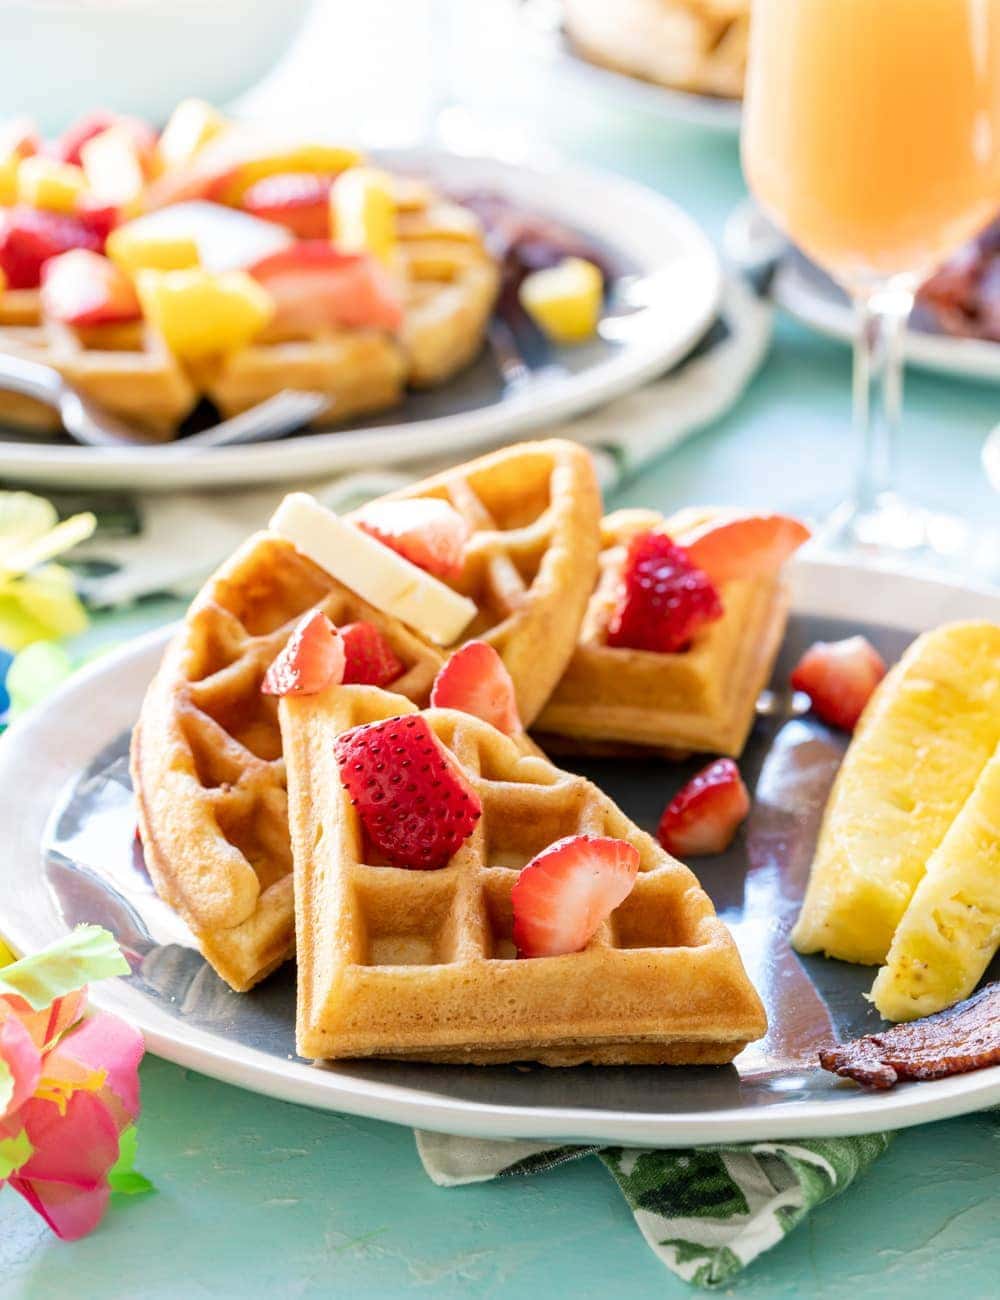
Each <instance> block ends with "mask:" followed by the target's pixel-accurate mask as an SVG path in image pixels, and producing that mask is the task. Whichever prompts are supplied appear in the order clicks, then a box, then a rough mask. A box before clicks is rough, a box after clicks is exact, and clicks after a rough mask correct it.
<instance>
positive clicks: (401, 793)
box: [334, 714, 483, 871]
mask: <svg viewBox="0 0 1000 1300" xmlns="http://www.w3.org/2000/svg"><path fill="white" fill-rule="evenodd" d="M334 754H335V755H336V759H337V762H338V763H339V765H340V778H341V780H342V781H343V783H344V788H345V789H346V790H347V793H348V796H349V797H350V800H351V803H352V804H353V805H354V807H355V808H356V809H357V811H358V816H359V817H360V818H361V824H362V826H363V827H364V829H365V831H366V833H367V835H368V838H369V839H370V840H371V842H372V843H373V844H374V845H375V847H376V848H377V849H379V851H380V852H382V853H383V854H385V856H386V858H388V860H389V861H390V862H391V863H392V865H393V866H396V867H407V868H409V869H411V870H413V871H434V870H436V869H437V868H439V867H444V866H446V865H447V863H448V860H449V859H450V858H451V857H453V856H454V854H455V853H456V852H457V851H458V849H459V848H461V846H462V844H463V843H464V842H465V841H466V840H467V839H468V837H469V836H470V835H471V834H472V831H473V829H474V827H475V825H476V822H477V821H478V820H479V818H480V817H481V815H482V811H483V809H482V804H481V803H480V801H479V796H478V795H477V794H476V792H475V790H474V789H473V788H472V786H471V785H470V784H469V783H468V781H467V780H466V779H465V777H464V775H463V774H462V772H461V771H460V770H459V768H458V767H457V766H456V765H455V763H454V762H453V761H452V759H451V758H450V757H449V755H448V754H447V752H446V751H445V750H444V748H443V747H442V746H441V745H440V744H439V743H438V740H437V738H436V736H435V735H434V733H433V731H431V729H430V727H429V726H428V724H427V720H426V718H423V717H421V716H420V715H419V714H409V715H408V716H406V717H402V718H389V719H388V720H387V721H385V722H369V723H367V724H366V725H364V726H362V727H353V728H352V729H351V730H350V731H345V732H344V733H343V735H340V736H338V737H337V739H336V740H335V741H334Z"/></svg>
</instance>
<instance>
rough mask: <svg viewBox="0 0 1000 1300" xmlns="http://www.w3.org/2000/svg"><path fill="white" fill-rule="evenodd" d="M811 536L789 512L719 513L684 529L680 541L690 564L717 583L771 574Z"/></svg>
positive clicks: (803, 525)
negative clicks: (716, 516)
mask: <svg viewBox="0 0 1000 1300" xmlns="http://www.w3.org/2000/svg"><path fill="white" fill-rule="evenodd" d="M811 536H812V534H811V533H810V531H809V529H808V528H807V527H806V526H805V524H803V523H800V522H799V520H798V519H792V518H790V517H789V516H788V515H739V514H736V515H728V516H727V515H722V516H721V517H718V518H716V519H714V520H710V521H709V522H708V523H705V524H702V525H700V526H699V527H696V528H693V529H692V530H691V531H690V532H685V533H684V534H683V535H682V536H681V538H680V541H681V544H682V545H683V547H684V550H685V551H687V555H688V559H689V560H690V561H691V563H692V564H694V565H696V566H697V567H698V568H699V569H702V570H703V571H704V572H705V573H707V574H708V576H709V577H710V578H711V580H712V582H714V583H715V585H716V586H721V585H722V584H723V583H724V582H734V581H736V580H737V579H738V578H757V577H772V576H774V575H775V574H777V573H778V572H779V571H780V569H781V566H782V565H783V564H784V563H785V561H786V560H787V559H788V558H789V557H790V556H791V555H792V554H794V552H795V551H797V550H798V549H799V547H800V546H801V545H802V544H803V542H807V541H808V540H809V538H810V537H811Z"/></svg>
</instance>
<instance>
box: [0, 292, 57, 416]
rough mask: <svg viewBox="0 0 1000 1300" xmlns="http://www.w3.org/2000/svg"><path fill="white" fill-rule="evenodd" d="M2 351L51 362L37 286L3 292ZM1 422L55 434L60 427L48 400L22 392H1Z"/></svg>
mask: <svg viewBox="0 0 1000 1300" xmlns="http://www.w3.org/2000/svg"><path fill="white" fill-rule="evenodd" d="M0 352H6V353H8V354H9V355H10V356H15V357H24V358H25V359H26V360H28V361H39V362H41V363H42V364H43V365H50V364H51V361H52V357H51V349H50V347H49V340H48V338H47V337H46V334H45V330H44V329H43V328H42V324H41V308H40V306H39V301H38V291H37V290H36V289H13V290H10V289H8V290H7V291H6V292H2V293H0ZM0 424H12V425H14V426H16V427H17V428H23V429H32V430H35V431H37V432H39V433H54V432H56V431H57V430H58V429H59V427H60V420H59V416H58V414H57V412H55V411H54V410H53V409H52V407H51V406H49V405H47V404H46V403H44V402H36V401H35V400H34V399H33V398H30V397H22V396H21V394H20V393H9V392H0Z"/></svg>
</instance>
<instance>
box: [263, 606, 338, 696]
mask: <svg viewBox="0 0 1000 1300" xmlns="http://www.w3.org/2000/svg"><path fill="white" fill-rule="evenodd" d="M345 658H346V656H345V651H344V639H343V637H342V636H341V635H340V633H339V632H338V631H337V629H336V628H335V627H334V626H333V624H332V623H331V622H330V620H329V619H328V618H327V616H326V615H325V614H323V613H322V612H321V611H320V610H318V609H315V610H313V611H312V613H310V614H306V616H305V618H303V619H302V621H301V622H300V623H299V625H298V626H297V627H296V629H295V631H294V632H293V633H292V635H291V636H290V637H289V638H288V641H287V642H286V644H285V648H284V649H283V650H282V652H281V653H280V654H279V655H278V657H277V658H276V659H275V661H274V663H272V664H271V666H270V668H269V669H268V670H267V672H266V674H265V675H264V681H263V684H262V685H261V688H260V689H261V691H262V692H263V693H264V694H265V695H317V694H318V693H319V692H320V691H323V690H326V688H327V687H328V686H336V685H338V684H339V683H340V682H342V681H343V680H344V664H345Z"/></svg>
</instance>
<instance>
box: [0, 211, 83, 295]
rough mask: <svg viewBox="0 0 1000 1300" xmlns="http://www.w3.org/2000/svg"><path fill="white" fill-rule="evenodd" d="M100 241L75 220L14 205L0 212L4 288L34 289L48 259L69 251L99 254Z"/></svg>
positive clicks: (0, 243) (58, 214)
mask: <svg viewBox="0 0 1000 1300" xmlns="http://www.w3.org/2000/svg"><path fill="white" fill-rule="evenodd" d="M102 246H103V241H102V240H101V239H100V237H99V236H98V235H97V234H95V232H94V231H93V230H91V229H90V227H89V226H87V225H86V224H85V223H84V222H83V221H80V220H79V218H77V217H70V216H63V215H62V214H60V213H56V212H39V211H36V210H35V209H34V208H28V207H24V206H18V207H14V208H4V209H0V271H3V273H4V275H5V277H6V280H7V288H8V289H37V288H38V286H39V284H40V283H41V279H42V267H43V266H44V264H45V263H46V262H47V261H48V260H49V258H50V257H57V256H58V255H59V254H60V253H67V252H69V250H70V249H71V248H87V249H90V250H91V252H95V253H97V252H100V250H101V248H102Z"/></svg>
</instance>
